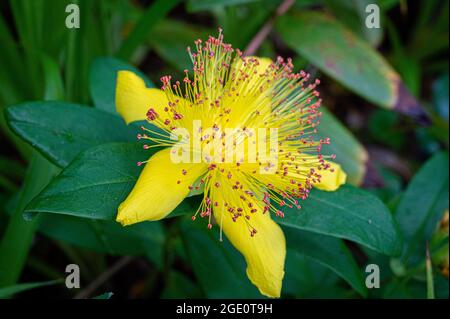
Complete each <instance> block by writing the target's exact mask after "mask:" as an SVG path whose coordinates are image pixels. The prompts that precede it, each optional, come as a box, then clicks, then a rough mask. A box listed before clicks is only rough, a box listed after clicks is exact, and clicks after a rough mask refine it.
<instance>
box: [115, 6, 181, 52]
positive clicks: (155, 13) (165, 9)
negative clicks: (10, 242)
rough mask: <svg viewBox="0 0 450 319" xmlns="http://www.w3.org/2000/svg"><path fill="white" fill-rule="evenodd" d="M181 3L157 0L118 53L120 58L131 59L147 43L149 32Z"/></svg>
mask: <svg viewBox="0 0 450 319" xmlns="http://www.w3.org/2000/svg"><path fill="white" fill-rule="evenodd" d="M179 2H180V0H157V1H155V2H154V3H152V4H151V5H150V6H149V7H148V8H147V9H146V10H145V11H144V13H143V14H142V16H141V17H140V19H139V21H138V22H137V23H136V25H135V26H134V28H133V30H131V32H130V34H129V35H128V37H127V38H126V39H125V40H124V41H123V43H122V46H121V47H120V49H119V52H118V53H117V55H118V57H120V58H122V59H124V60H128V59H130V58H131V57H132V55H133V53H134V52H135V50H136V49H137V48H138V47H139V45H140V44H141V43H143V42H144V41H145V39H146V37H147V34H148V32H149V31H150V30H151V29H152V28H153V27H154V26H155V24H156V23H157V22H158V21H159V20H161V19H163V18H164V17H165V16H166V15H167V14H168V13H169V12H170V10H172V9H173V8H174V7H175V6H176V5H177V4H178V3H179Z"/></svg>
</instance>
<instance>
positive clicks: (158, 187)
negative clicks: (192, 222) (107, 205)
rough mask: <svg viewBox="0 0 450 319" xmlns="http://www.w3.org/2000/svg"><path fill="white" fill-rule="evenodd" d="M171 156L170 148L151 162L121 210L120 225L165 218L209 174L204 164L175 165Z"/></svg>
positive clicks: (121, 206)
mask: <svg viewBox="0 0 450 319" xmlns="http://www.w3.org/2000/svg"><path fill="white" fill-rule="evenodd" d="M170 152H171V149H170V148H167V149H164V150H161V151H159V152H158V153H156V154H154V155H153V156H152V157H151V158H150V160H149V162H148V163H147V164H146V165H145V168H144V170H143V171H142V173H141V175H140V176H139V179H138V181H137V182H136V185H135V186H134V188H133V190H132V191H131V193H130V194H129V195H128V197H127V198H126V200H125V201H124V202H122V204H120V206H119V213H118V215H117V218H116V220H117V221H118V222H119V223H121V224H122V225H130V224H134V223H138V222H141V221H145V220H159V219H162V218H164V217H165V216H167V215H168V214H169V213H170V212H171V211H172V210H174V209H175V207H177V206H178V204H180V203H181V202H182V201H183V199H184V198H185V197H186V196H187V195H188V193H189V186H191V185H192V184H193V183H194V182H195V181H196V180H197V179H198V178H199V177H200V176H201V175H202V174H204V173H205V172H206V170H207V168H206V166H205V165H202V164H191V163H179V164H174V163H173V162H172V160H171V158H170Z"/></svg>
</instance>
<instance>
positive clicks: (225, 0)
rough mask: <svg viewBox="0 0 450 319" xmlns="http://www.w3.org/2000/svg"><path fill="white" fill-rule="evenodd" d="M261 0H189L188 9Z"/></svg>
mask: <svg viewBox="0 0 450 319" xmlns="http://www.w3.org/2000/svg"><path fill="white" fill-rule="evenodd" d="M259 1H260V0H189V1H188V3H187V10H188V11H190V12H197V11H205V10H211V9H214V8H216V7H223V6H235V5H242V4H246V3H251V2H259Z"/></svg>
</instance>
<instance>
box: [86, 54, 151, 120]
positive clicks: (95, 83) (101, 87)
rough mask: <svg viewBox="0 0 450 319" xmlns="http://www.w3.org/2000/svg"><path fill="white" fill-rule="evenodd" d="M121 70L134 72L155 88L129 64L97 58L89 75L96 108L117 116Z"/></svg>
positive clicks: (106, 58)
mask: <svg viewBox="0 0 450 319" xmlns="http://www.w3.org/2000/svg"><path fill="white" fill-rule="evenodd" d="M120 70H128V71H132V72H134V73H136V74H137V75H139V76H140V77H141V78H142V79H143V80H144V82H145V84H146V85H147V86H148V87H153V86H154V85H153V83H152V82H151V81H150V80H149V79H148V78H147V76H146V75H145V74H143V73H142V72H141V71H139V70H138V69H137V68H135V67H134V66H132V65H130V64H128V63H125V62H123V61H121V60H118V59H114V58H110V57H105V58H97V59H95V60H94V62H93V63H92V65H91V70H90V75H89V88H90V92H91V97H92V100H93V102H94V105H95V107H97V108H99V109H101V110H103V111H106V112H110V113H114V114H117V112H116V102H115V101H116V98H115V96H116V81H117V72H118V71H120Z"/></svg>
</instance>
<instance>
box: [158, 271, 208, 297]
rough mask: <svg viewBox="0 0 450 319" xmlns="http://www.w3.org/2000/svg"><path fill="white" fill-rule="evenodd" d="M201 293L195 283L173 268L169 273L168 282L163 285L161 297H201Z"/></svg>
mask: <svg viewBox="0 0 450 319" xmlns="http://www.w3.org/2000/svg"><path fill="white" fill-rule="evenodd" d="M201 297H202V293H201V291H200V289H199V287H198V286H197V285H195V283H194V282H193V281H192V280H191V279H190V278H189V277H187V276H185V275H183V274H182V273H180V272H178V271H176V270H174V271H172V272H171V273H170V276H169V282H168V284H167V285H166V286H165V287H164V290H163V292H162V295H161V298H163V299H182V298H201Z"/></svg>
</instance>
